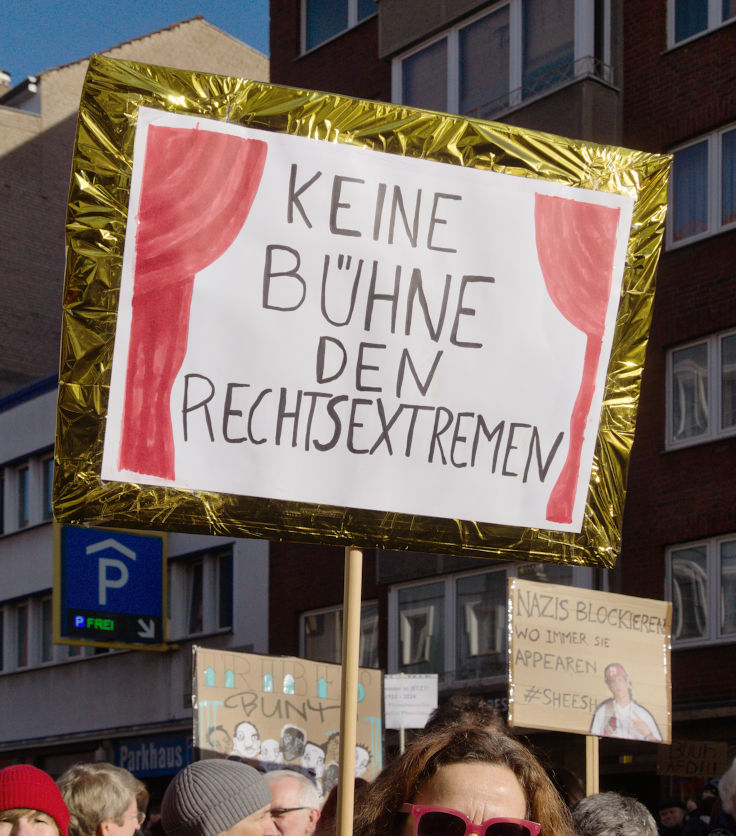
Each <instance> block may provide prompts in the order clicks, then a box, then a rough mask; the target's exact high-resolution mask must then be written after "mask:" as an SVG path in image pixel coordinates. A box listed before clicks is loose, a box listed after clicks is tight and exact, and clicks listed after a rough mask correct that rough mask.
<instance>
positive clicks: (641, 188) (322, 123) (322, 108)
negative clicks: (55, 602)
mask: <svg viewBox="0 0 736 836" xmlns="http://www.w3.org/2000/svg"><path fill="white" fill-rule="evenodd" d="M140 106H147V107H152V108H158V109H160V110H166V111H170V112H173V113H183V114H194V115H197V114H198V115H201V116H203V117H207V118H209V119H217V120H220V121H229V122H232V123H236V124H240V125H245V126H248V127H252V128H258V129H261V130H268V131H278V132H285V133H289V134H293V135H299V136H305V137H311V138H314V139H321V140H324V141H329V142H342V143H346V144H351V145H356V146H359V147H365V148H369V149H372V150H375V151H380V152H384V153H390V154H399V155H404V156H409V157H418V158H423V159H431V160H435V161H439V162H444V163H447V164H449V165H463V166H473V167H475V168H480V169H487V170H492V171H498V172H502V173H506V174H513V175H515V176H519V177H533V178H538V179H541V180H551V181H555V182H558V183H564V184H566V185H570V186H578V187H582V188H588V189H595V190H600V191H608V192H614V193H617V194H626V195H629V196H631V197H632V198H633V199H634V201H635V203H634V214H633V219H632V225H631V234H630V238H629V242H628V248H627V259H626V267H625V272H624V277H623V285H622V294H621V303H620V306H619V311H618V315H617V320H616V329H615V334H614V343H613V348H612V353H611V358H610V363H609V368H608V373H607V382H606V389H605V394H604V401H603V407H602V412H601V420H600V427H599V431H598V437H597V442H596V448H595V455H594V460H593V469H592V476H591V481H590V485H589V489H588V496H587V501H586V513H585V520H584V523H583V527H582V531H581V532H580V533H579V534H576V533H572V534H571V533H566V532H556V531H549V530H542V529H522V528H515V527H512V526H500V525H489V524H485V523H478V522H473V521H467V520H450V519H440V518H433V517H419V516H412V515H406V514H397V513H383V512H376V511H366V510H360V509H353V508H338V507H332V506H324V505H314V504H305V503H297V502H283V501H275V500H268V499H266V500H264V499H257V498H252V497H243V496H234V495H229V494H215V493H209V492H203V491H195V492H190V491H184V490H176V489H173V488H161V487H154V486H149V485H138V484H132V483H120V482H103V481H102V480H101V476H100V473H101V464H102V448H103V439H104V433H105V421H106V415H107V400H108V394H109V384H110V375H111V367H112V353H113V346H114V340H115V324H116V317H117V302H118V294H119V289H120V277H121V267H122V258H123V248H124V242H125V230H126V222H127V206H128V197H129V192H130V178H131V170H132V162H133V141H134V137H135V128H136V120H137V113H138V108H139V107H140ZM670 163H671V158H670V157H668V156H663V155H655V154H647V153H643V152H638V151H632V150H628V149H624V148H617V147H612V146H604V145H597V144H594V143H589V142H582V141H577V140H571V139H564V138H562V137H558V136H553V135H551V134H544V133H540V132H535V131H529V130H525V129H521V128H517V127H513V126H510V125H503V124H499V123H492V122H484V121H481V120H477V119H467V118H463V117H460V116H452V115H448V114H441V113H435V112H430V111H424V110H418V109H414V108H410V107H405V106H401V105H393V104H385V103H380V102H370V101H364V100H359V99H353V98H349V97H347V96H339V95H336V94H331V93H322V92H316V91H309V90H299V89H295V88H287V87H279V86H275V85H271V84H266V83H262V82H255V81H248V80H245V79H238V78H229V77H225V76H218V75H210V74H205V73H199V72H191V71H185V70H175V69H170V68H165V67H156V66H150V65H145V64H139V63H133V62H127V61H118V60H114V59H109V58H102V57H99V56H94V57H93V58H92V59H91V61H90V64H89V69H88V72H87V76H86V80H85V84H84V89H83V93H82V99H81V104H80V109H79V118H78V124H77V134H76V143H75V149H74V158H73V169H72V178H71V184H70V190H69V203H68V212H67V228H66V241H67V253H66V278H65V287H64V302H63V324H62V345H61V358H60V375H59V407H58V418H57V439H56V458H55V464H56V468H55V476H54V515H55V517H56V519H57V520H58V521H60V522H63V523H68V524H78V525H95V526H117V527H128V528H151V529H156V530H172V531H188V532H196V533H206V534H214V535H226V536H233V537H260V538H267V539H269V540H296V541H304V542H317V543H326V544H331V545H337V546H347V545H354V546H359V547H363V548H372V547H375V548H386V549H394V550H412V551H419V552H436V553H441V554H455V555H475V556H480V557H487V558H496V559H503V560H530V561H548V562H553V563H568V564H575V565H587V566H602V567H607V568H611V567H613V566H614V565H615V562H616V557H617V555H618V552H619V549H620V544H621V525H622V518H623V508H624V497H625V492H626V475H627V468H628V461H629V454H630V452H631V446H632V442H633V438H634V429H635V421H636V410H637V405H638V399H639V389H640V382H641V374H642V367H643V363H644V355H645V351H646V343H647V339H648V333H649V326H650V323H651V315H652V304H653V299H654V284H655V282H654V280H655V272H656V265H657V259H658V256H659V251H660V247H661V242H662V235H663V231H664V219H665V210H666V204H667V180H668V175H669V168H670Z"/></svg>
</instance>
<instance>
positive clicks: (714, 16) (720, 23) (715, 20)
mask: <svg viewBox="0 0 736 836" xmlns="http://www.w3.org/2000/svg"><path fill="white" fill-rule="evenodd" d="M676 2H677V0H667V48H668V49H676V48H677V47H680V46H683V45H684V44H689V43H691V42H692V41H694V40H697V39H698V38H702V37H703V36H705V35H709V34H710V33H711V32H715V31H716V30H718V29H721V28H723V27H724V26H728V25H729V24H731V23H734V22H736V15H734V16H732V17H729V18H727V19H726V20H722V19H721V12H720V10H721V8H722V0H708V15H707V17H708V22H707V24H706V27H705V29H701V30H700V31H699V32H695V33H694V34H693V35H688V36H687V37H686V38H682V39H680V40H679V41H678V40H675V22H676V21H675V5H676Z"/></svg>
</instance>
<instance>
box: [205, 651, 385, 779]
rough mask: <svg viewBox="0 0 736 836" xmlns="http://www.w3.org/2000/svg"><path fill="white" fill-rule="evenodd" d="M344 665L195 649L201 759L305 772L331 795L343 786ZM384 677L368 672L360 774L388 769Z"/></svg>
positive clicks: (361, 694)
mask: <svg viewBox="0 0 736 836" xmlns="http://www.w3.org/2000/svg"><path fill="white" fill-rule="evenodd" d="M340 678H341V673H340V666H339V665H330V664H324V663H321V662H310V661H309V660H307V659H297V658H294V657H289V656H259V655H256V654H253V653H234V652H230V651H225V650H211V649H208V648H204V647H195V648H194V701H193V702H194V743H195V747H196V748H197V749H198V751H199V757H201V758H216V757H221V758H223V757H237V758H241V759H243V760H245V761H248V762H251V763H252V764H253V765H254V766H257V767H258V768H260V769H265V770H271V769H284V768H286V767H293V768H297V769H299V770H300V771H302V772H303V773H304V774H306V775H309V776H310V777H311V778H312V779H313V780H314V781H315V783H316V784H317V786H318V787H319V789H320V792H321V793H322V794H323V795H325V796H326V795H327V793H328V792H329V791H330V789H332V787H333V786H334V785H335V783H337V775H338V763H339V758H338V747H339V738H340ZM382 740H383V726H382V712H381V671H379V670H376V669H374V668H361V669H360V674H359V687H358V725H357V745H356V748H355V775H356V777H362V778H365V779H366V780H372V779H373V778H374V777H375V776H376V775H377V774H378V773H379V772H380V771H381V769H382V765H383V749H382V746H383V743H382Z"/></svg>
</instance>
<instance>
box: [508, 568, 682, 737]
mask: <svg viewBox="0 0 736 836" xmlns="http://www.w3.org/2000/svg"><path fill="white" fill-rule="evenodd" d="M509 595H510V605H509V612H510V624H509V636H510V648H509V658H510V672H509V721H510V722H511V724H512V725H514V726H526V727H530V728H541V729H553V730H556V731H569V732H578V733H580V734H590V735H596V736H599V737H618V738H626V739H630V740H649V741H653V742H659V743H669V742H670V739H671V728H672V711H671V707H672V702H671V699H672V698H671V687H670V686H671V683H670V637H671V626H672V604H671V603H670V602H669V601H655V600H652V599H648V598H635V597H632V596H629V595H616V594H613V593H608V592H596V591H595V590H590V589H577V588H574V587H569V586H558V585H556V584H544V583H534V582H532V581H524V580H520V579H516V578H514V579H510V580H509Z"/></svg>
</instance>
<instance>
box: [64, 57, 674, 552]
mask: <svg viewBox="0 0 736 836" xmlns="http://www.w3.org/2000/svg"><path fill="white" fill-rule="evenodd" d="M174 91H176V93H177V94H178V95H174ZM101 102H104V107H101ZM429 135H431V137H432V140H431V142H428V136H429ZM102 137H106V139H104V140H103V139H102ZM533 148H536V149H537V150H536V152H535V151H532V150H531V149H533ZM75 167H76V169H75V170H76V175H75V177H74V179H73V182H72V195H71V199H70V210H69V230H70V232H69V242H70V248H69V250H70V261H69V268H68V271H67V293H66V299H67V308H66V316H65V329H66V330H65V339H64V341H63V345H64V348H63V352H62V372H61V381H60V401H59V403H60V409H59V433H58V436H59V464H60V466H59V468H57V476H56V483H55V491H56V493H55V495H56V500H55V501H56V505H55V509H56V514H57V515H58V517H59V518H60V519H64V520H67V519H69V520H70V521H76V522H88V523H89V522H93V521H94V522H95V524H100V525H105V524H113V523H115V524H118V525H123V524H128V525H131V524H133V525H135V524H140V523H141V522H143V523H153V522H154V521H155V524H156V525H157V527H159V528H160V527H164V528H174V529H187V530H198V531H218V532H220V533H222V532H229V533H232V534H237V535H248V536H251V535H255V536H264V537H271V538H282V537H290V538H293V539H305V540H310V539H311V540H316V541H320V542H333V543H335V544H342V545H350V544H352V545H371V546H375V545H379V546H384V547H394V548H408V547H414V548H417V549H420V550H423V551H440V552H444V553H460V552H467V553H472V554H481V555H482V554H493V555H496V556H503V555H506V556H515V557H526V556H528V555H530V554H533V557H534V559H548V560H567V561H571V562H578V563H581V562H588V563H598V564H602V565H611V564H612V563H613V562H614V560H615V555H616V553H617V551H618V544H619V540H620V522H621V515H622V509H623V497H624V486H625V475H626V462H627V457H628V451H629V448H630V445H631V441H632V439H633V429H634V418H635V412H636V404H637V400H638V387H639V377H640V370H641V364H642V361H643V356H644V349H645V345H646V338H647V327H648V322H649V318H650V309H651V297H652V293H653V274H654V267H655V264H656V253H657V246H654V247H653V246H652V244H653V242H656V243H658V242H659V239H660V238H661V233H662V227H663V219H664V206H665V200H666V179H667V173H668V169H669V159H668V158H665V157H659V156H653V155H645V154H640V153H637V152H631V151H626V150H624V149H614V148H608V147H606V148H604V147H602V146H595V145H591V144H590V143H587V144H586V143H580V142H575V141H572V140H563V139H561V138H558V137H551V136H548V135H542V134H534V133H532V132H528V131H521V130H520V129H516V128H511V127H508V126H500V125H493V124H492V123H486V122H481V121H478V120H468V119H463V118H461V117H449V116H446V115H440V114H436V113H430V112H427V111H419V110H412V109H408V108H403V107H396V106H391V105H383V104H380V105H379V104H371V103H366V102H358V101H355V100H351V99H347V98H345V97H338V96H331V95H327V94H320V93H310V92H308V91H295V90H290V89H285V88H278V87H273V86H270V85H264V84H258V83H254V82H246V81H240V80H236V79H223V78H220V77H214V76H203V75H201V74H196V73H195V74H193V73H186V72H183V71H174V70H163V69H162V68H156V67H145V66H142V65H130V64H127V63H125V62H116V61H110V60H106V59H94V60H93V61H92V62H91V64H90V70H89V73H88V77H87V81H86V85H85V93H84V94H83V98H82V106H81V110H80V123H79V129H78V144H77V153H76V156H75ZM87 182H94V184H95V185H94V188H88V187H86V186H84V185H83V184H84V183H87ZM113 194H114V195H115V198H114V199H111V196H112V195H113ZM121 195H124V198H125V201H124V205H123V203H122V202H121V200H120V196H121ZM103 232H104V234H102V233H103ZM111 241H114V244H112V245H111ZM93 242H94V243H93ZM93 266H94V269H92V267H93ZM107 291H110V292H107ZM100 304H102V305H103V306H109V307H108V309H107V314H106V315H105V316H100V315H99V306H100ZM634 324H635V326H636V327H633V325H634ZM113 345H114V352H113ZM93 357H96V358H97V360H98V362H91V359H92V358H93ZM100 387H101V389H100ZM100 391H102V392H104V396H103V397H99V393H100ZM358 473H359V477H358V476H357V475H356V474H358Z"/></svg>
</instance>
